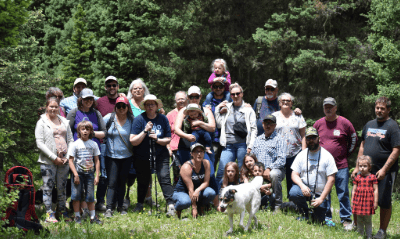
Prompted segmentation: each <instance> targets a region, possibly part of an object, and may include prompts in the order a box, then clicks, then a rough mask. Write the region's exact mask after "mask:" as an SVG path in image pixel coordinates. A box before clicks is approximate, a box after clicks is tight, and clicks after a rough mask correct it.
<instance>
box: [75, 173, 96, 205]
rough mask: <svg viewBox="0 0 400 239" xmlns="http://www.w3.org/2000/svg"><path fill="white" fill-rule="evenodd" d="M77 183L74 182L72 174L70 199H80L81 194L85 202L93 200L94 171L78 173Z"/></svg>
mask: <svg viewBox="0 0 400 239" xmlns="http://www.w3.org/2000/svg"><path fill="white" fill-rule="evenodd" d="M78 176H79V184H78V185H77V184H75V183H74V176H72V177H71V200H73V201H80V200H81V198H82V196H81V194H83V192H84V193H85V194H86V195H85V200H84V201H85V202H94V172H91V173H78Z"/></svg>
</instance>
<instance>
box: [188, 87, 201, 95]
mask: <svg viewBox="0 0 400 239" xmlns="http://www.w3.org/2000/svg"><path fill="white" fill-rule="evenodd" d="M191 94H198V95H201V90H200V88H199V87H198V86H195V85H192V86H191V87H190V88H189V90H188V95H191Z"/></svg>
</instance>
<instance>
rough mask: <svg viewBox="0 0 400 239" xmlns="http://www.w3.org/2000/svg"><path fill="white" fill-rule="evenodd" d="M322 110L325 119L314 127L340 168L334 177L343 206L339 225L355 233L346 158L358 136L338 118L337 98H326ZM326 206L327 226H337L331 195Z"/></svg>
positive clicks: (352, 127) (346, 120) (322, 143)
mask: <svg viewBox="0 0 400 239" xmlns="http://www.w3.org/2000/svg"><path fill="white" fill-rule="evenodd" d="M323 109H324V114H325V117H323V118H321V119H319V120H317V121H316V122H315V123H314V128H315V129H316V130H317V131H318V134H319V137H320V145H321V147H323V148H324V149H326V150H327V151H328V152H329V153H331V154H332V156H333V157H334V159H335V163H336V167H337V168H338V172H337V173H336V175H335V187H336V194H337V196H338V199H339V205H340V221H341V223H342V224H343V226H344V229H345V230H352V228H353V225H352V220H351V215H352V213H351V205H350V198H349V167H348V163H347V158H348V157H349V156H350V154H351V153H352V152H353V151H354V149H355V147H356V143H357V134H356V131H355V129H354V126H353V124H352V123H351V122H350V121H349V120H348V119H346V118H344V117H343V116H339V115H337V114H336V111H337V104H336V100H335V99H334V98H332V97H328V98H325V99H324V102H323ZM327 202H328V204H327V211H326V218H325V221H326V223H327V224H328V225H330V226H334V225H335V224H334V223H333V222H332V211H331V197H330V194H328V198H327Z"/></svg>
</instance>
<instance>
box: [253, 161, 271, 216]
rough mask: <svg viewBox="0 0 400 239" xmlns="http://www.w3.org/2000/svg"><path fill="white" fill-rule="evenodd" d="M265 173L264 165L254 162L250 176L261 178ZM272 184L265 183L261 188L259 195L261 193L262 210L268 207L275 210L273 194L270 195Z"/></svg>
mask: <svg viewBox="0 0 400 239" xmlns="http://www.w3.org/2000/svg"><path fill="white" fill-rule="evenodd" d="M264 171H265V167H264V164H263V163H261V162H256V163H255V164H254V166H253V171H252V174H253V176H254V177H256V176H263V173H264ZM271 187H272V184H271V183H267V184H264V185H262V186H261V188H260V193H261V207H262V208H263V209H267V207H268V206H270V208H271V209H275V194H273V193H272V189H271Z"/></svg>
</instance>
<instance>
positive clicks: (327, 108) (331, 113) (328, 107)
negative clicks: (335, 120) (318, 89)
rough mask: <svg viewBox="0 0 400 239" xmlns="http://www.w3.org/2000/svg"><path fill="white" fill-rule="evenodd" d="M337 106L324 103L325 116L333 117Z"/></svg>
mask: <svg viewBox="0 0 400 239" xmlns="http://www.w3.org/2000/svg"><path fill="white" fill-rule="evenodd" d="M336 111H337V106H336V105H335V106H333V105H329V104H326V105H324V114H325V116H326V117H333V116H335V115H336Z"/></svg>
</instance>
